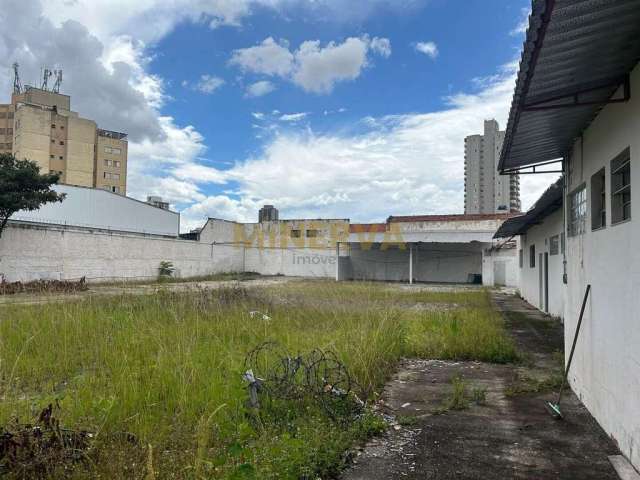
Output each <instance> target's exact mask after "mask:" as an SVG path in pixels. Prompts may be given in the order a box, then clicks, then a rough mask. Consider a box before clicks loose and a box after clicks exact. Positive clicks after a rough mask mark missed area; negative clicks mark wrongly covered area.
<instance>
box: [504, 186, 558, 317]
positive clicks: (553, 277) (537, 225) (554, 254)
mask: <svg viewBox="0 0 640 480" xmlns="http://www.w3.org/2000/svg"><path fill="white" fill-rule="evenodd" d="M517 236H519V237H520V238H519V240H520V242H519V243H520V245H519V249H518V268H519V273H520V274H519V278H520V295H521V296H522V298H524V299H525V300H526V301H527V302H529V303H530V304H531V305H533V306H535V307H537V308H539V309H540V310H542V311H543V312H546V313H549V314H550V315H553V316H556V317H560V318H562V317H564V299H565V296H566V289H565V285H564V281H563V280H564V278H563V275H564V255H565V244H566V242H565V235H564V229H563V217H562V179H560V180H558V181H557V182H556V183H554V184H553V185H551V186H550V187H549V188H548V189H547V191H546V192H544V194H543V195H542V196H541V197H540V199H539V200H538V201H537V202H536V203H535V205H534V206H533V207H531V209H530V210H529V211H528V212H527V213H526V214H524V215H521V216H519V217H513V218H510V219H509V220H507V221H506V222H504V223H503V224H502V226H501V227H500V228H499V229H498V231H497V233H496V234H495V237H496V238H500V239H509V240H510V239H513V238H514V237H517Z"/></svg>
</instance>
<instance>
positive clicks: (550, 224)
mask: <svg viewBox="0 0 640 480" xmlns="http://www.w3.org/2000/svg"><path fill="white" fill-rule="evenodd" d="M562 231H563V219H562V210H558V211H556V212H554V213H553V214H551V215H549V216H548V217H546V218H545V219H544V220H543V221H542V223H541V224H540V225H536V226H534V227H532V228H531V229H529V231H528V232H527V234H526V235H523V236H522V237H521V246H520V247H521V248H522V255H523V264H522V268H521V269H520V272H521V274H520V294H521V295H522V297H523V298H524V299H525V300H526V301H527V302H529V303H530V304H531V305H533V306H535V307H537V308H539V309H540V310H542V311H544V312H548V313H549V314H551V315H554V316H557V317H564V302H565V296H566V287H565V285H564V283H563V281H562V275H563V273H564V267H563V261H564V257H563V255H562V239H561V235H562ZM556 236H558V242H559V250H558V254H557V255H551V251H550V250H551V249H550V246H551V238H552V237H556ZM531 246H535V266H534V267H531V264H530V252H531ZM540 254H542V255H543V258H544V254H548V259H549V271H548V275H547V276H548V282H549V305H548V306H547V305H546V304H545V302H544V300H545V296H544V291H543V292H542V296H541V286H540V275H541V273H542V277H543V279H544V278H545V275H544V266H543V263H541V262H540ZM542 288H544V286H543V287H542Z"/></svg>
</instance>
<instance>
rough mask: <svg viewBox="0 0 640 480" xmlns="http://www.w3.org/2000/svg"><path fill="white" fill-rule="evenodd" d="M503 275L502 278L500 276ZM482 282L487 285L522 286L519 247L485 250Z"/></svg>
mask: <svg viewBox="0 0 640 480" xmlns="http://www.w3.org/2000/svg"><path fill="white" fill-rule="evenodd" d="M499 272H502V273H499ZM501 275H502V276H503V278H502V279H501V278H500V276H501ZM502 282H504V283H502ZM482 284H483V285H485V286H487V287H494V286H503V287H511V288H520V268H519V266H518V249H517V248H501V249H499V250H491V251H487V250H485V251H483V254H482Z"/></svg>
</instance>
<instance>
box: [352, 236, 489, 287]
mask: <svg viewBox="0 0 640 480" xmlns="http://www.w3.org/2000/svg"><path fill="white" fill-rule="evenodd" d="M350 250H351V255H350V257H351V276H352V279H354V280H376V281H403V282H408V281H409V256H410V255H409V246H406V247H405V248H400V247H398V246H388V247H387V248H384V247H383V246H381V245H380V244H373V245H362V244H351V249H350ZM481 273H482V244H480V243H478V244H470V243H459V244H451V243H441V244H438V243H429V244H416V245H414V251H413V278H414V280H415V281H417V282H440V283H467V282H468V281H469V280H470V277H469V275H476V274H481Z"/></svg>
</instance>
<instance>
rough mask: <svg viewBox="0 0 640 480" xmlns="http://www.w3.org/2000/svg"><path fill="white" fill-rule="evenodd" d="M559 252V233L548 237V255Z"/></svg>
mask: <svg viewBox="0 0 640 480" xmlns="http://www.w3.org/2000/svg"><path fill="white" fill-rule="evenodd" d="M559 253H560V235H554V236H553V237H550V238H549V255H558V254H559Z"/></svg>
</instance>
